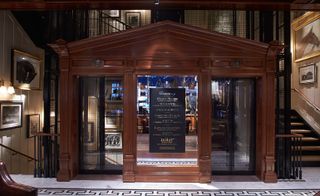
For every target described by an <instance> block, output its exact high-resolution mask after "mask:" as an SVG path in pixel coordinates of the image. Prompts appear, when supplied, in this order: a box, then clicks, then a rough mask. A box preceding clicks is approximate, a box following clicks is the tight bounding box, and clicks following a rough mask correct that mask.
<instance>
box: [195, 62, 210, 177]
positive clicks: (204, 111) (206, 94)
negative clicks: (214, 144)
mask: <svg viewBox="0 0 320 196" xmlns="http://www.w3.org/2000/svg"><path fill="white" fill-rule="evenodd" d="M209 62H210V61H207V62H206V63H205V65H206V66H209V64H210V63H209ZM198 105H199V112H198V122H199V126H198V137H199V138H198V139H199V159H198V160H199V182H201V183H207V182H211V139H210V138H211V71H210V69H209V68H204V69H202V70H201V72H200V76H199V100H198Z"/></svg>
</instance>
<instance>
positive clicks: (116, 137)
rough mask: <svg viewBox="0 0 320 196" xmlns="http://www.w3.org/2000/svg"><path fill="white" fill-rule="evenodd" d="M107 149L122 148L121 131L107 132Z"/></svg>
mask: <svg viewBox="0 0 320 196" xmlns="http://www.w3.org/2000/svg"><path fill="white" fill-rule="evenodd" d="M105 149H106V150H111V149H122V135H121V133H119V132H113V133H111V132H108V133H106V134H105Z"/></svg>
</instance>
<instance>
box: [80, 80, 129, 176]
mask: <svg viewBox="0 0 320 196" xmlns="http://www.w3.org/2000/svg"><path fill="white" fill-rule="evenodd" d="M80 89H81V90H80V111H81V112H80V138H79V139H80V172H82V173H121V172H122V165H123V153H122V146H123V145H122V132H123V101H122V100H123V79H122V77H81V78H80Z"/></svg>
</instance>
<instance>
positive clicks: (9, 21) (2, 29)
mask: <svg viewBox="0 0 320 196" xmlns="http://www.w3.org/2000/svg"><path fill="white" fill-rule="evenodd" d="M12 49H18V50H21V51H24V52H27V53H30V54H32V55H34V56H36V57H39V58H40V59H41V64H42V74H41V75H42V76H43V60H44V50H43V49H41V48H38V47H36V46H35V45H34V43H33V42H32V41H31V39H30V38H29V37H28V35H27V33H26V32H25V31H24V30H23V28H22V27H21V26H20V24H19V23H18V22H17V20H16V19H15V18H14V16H13V15H12V13H11V12H10V11H6V10H0V78H1V79H4V80H5V81H11V51H12ZM42 81H43V79H42ZM15 91H16V93H15V96H9V95H0V100H13V99H18V100H22V101H23V126H22V127H21V128H16V129H9V130H0V143H2V144H4V145H7V146H9V147H11V148H13V149H15V150H18V151H20V152H23V153H25V154H27V155H29V156H31V157H34V151H33V150H34V148H33V138H27V127H26V115H28V114H40V115H41V128H42V124H43V123H42V122H43V120H42V119H43V100H42V90H29V91H27V90H20V89H15ZM0 160H2V161H4V162H5V163H6V165H7V168H8V170H9V172H10V173H24V174H25V173H33V161H31V162H29V161H28V160H27V159H26V158H23V157H21V156H20V155H15V156H12V155H11V152H10V151H8V150H7V149H4V148H2V147H0Z"/></svg>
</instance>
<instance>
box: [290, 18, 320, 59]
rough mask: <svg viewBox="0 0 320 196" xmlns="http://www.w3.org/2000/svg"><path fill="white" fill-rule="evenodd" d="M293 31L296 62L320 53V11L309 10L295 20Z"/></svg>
mask: <svg viewBox="0 0 320 196" xmlns="http://www.w3.org/2000/svg"><path fill="white" fill-rule="evenodd" d="M292 33H293V35H292V38H293V58H294V61H295V62H301V61H304V60H307V59H310V58H314V57H316V56H319V55H320V13H316V12H308V13H306V14H304V15H303V16H301V17H300V18H298V19H297V20H295V21H294V22H293V23H292Z"/></svg>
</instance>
